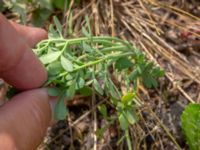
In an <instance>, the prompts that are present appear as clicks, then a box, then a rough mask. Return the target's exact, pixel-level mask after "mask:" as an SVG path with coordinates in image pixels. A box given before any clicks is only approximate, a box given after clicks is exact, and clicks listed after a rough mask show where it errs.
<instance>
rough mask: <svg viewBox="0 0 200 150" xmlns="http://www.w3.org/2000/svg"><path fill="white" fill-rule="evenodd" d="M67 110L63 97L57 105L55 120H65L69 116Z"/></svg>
mask: <svg viewBox="0 0 200 150" xmlns="http://www.w3.org/2000/svg"><path fill="white" fill-rule="evenodd" d="M67 114H68V112H67V108H66V106H65V96H64V95H62V96H61V97H60V98H59V100H58V102H57V103H56V106H55V109H54V118H55V119H56V120H64V119H65V118H66V116H67Z"/></svg>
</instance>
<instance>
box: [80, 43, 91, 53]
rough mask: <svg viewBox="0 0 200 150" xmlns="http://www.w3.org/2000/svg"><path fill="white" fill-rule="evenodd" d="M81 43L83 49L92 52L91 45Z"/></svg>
mask: <svg viewBox="0 0 200 150" xmlns="http://www.w3.org/2000/svg"><path fill="white" fill-rule="evenodd" d="M82 45H83V49H84V51H86V52H89V53H91V52H93V49H92V47H91V46H90V45H88V44H87V43H85V42H83V43H82Z"/></svg>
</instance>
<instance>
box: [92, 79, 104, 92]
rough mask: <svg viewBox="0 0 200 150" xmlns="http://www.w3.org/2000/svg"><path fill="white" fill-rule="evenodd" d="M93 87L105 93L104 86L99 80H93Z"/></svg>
mask: <svg viewBox="0 0 200 150" xmlns="http://www.w3.org/2000/svg"><path fill="white" fill-rule="evenodd" d="M93 87H94V89H95V90H96V91H97V92H98V93H99V94H100V95H103V93H104V92H103V89H102V87H101V86H100V84H99V82H98V81H97V80H96V79H94V80H93Z"/></svg>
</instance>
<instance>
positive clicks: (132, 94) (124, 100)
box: [121, 93, 135, 103]
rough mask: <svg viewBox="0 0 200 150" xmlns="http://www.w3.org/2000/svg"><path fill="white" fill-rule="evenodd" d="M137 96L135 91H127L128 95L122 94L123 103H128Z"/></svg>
mask: <svg viewBox="0 0 200 150" xmlns="http://www.w3.org/2000/svg"><path fill="white" fill-rule="evenodd" d="M134 97H135V93H127V94H126V95H124V96H122V98H121V100H122V102H123V103H128V102H129V101H133V98H134Z"/></svg>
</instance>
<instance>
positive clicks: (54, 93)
mask: <svg viewBox="0 0 200 150" xmlns="http://www.w3.org/2000/svg"><path fill="white" fill-rule="evenodd" d="M47 90H48V95H49V96H58V95H59V94H60V92H61V91H60V89H59V88H56V87H50V88H48V89H47Z"/></svg>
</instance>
